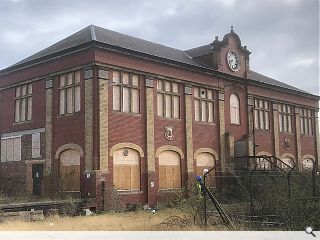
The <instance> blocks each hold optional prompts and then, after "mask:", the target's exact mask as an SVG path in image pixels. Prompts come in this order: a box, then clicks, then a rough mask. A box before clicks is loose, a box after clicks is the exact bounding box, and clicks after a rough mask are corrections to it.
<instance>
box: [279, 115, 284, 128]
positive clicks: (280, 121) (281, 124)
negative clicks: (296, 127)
mask: <svg viewBox="0 0 320 240" xmlns="http://www.w3.org/2000/svg"><path fill="white" fill-rule="evenodd" d="M279 130H280V132H283V119H282V114H279Z"/></svg>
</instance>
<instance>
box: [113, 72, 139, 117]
mask: <svg viewBox="0 0 320 240" xmlns="http://www.w3.org/2000/svg"><path fill="white" fill-rule="evenodd" d="M113 84H114V86H113V97H112V98H113V110H115V111H120V112H127V113H140V89H139V88H140V87H139V86H140V84H139V75H137V74H132V73H130V74H129V73H126V72H118V71H113Z"/></svg>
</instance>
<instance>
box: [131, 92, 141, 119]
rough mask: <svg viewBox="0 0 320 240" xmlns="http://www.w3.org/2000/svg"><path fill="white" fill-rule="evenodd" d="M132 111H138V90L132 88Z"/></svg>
mask: <svg viewBox="0 0 320 240" xmlns="http://www.w3.org/2000/svg"><path fill="white" fill-rule="evenodd" d="M131 98H132V99H131V102H132V112H133V113H139V90H138V89H134V88H132V90H131Z"/></svg>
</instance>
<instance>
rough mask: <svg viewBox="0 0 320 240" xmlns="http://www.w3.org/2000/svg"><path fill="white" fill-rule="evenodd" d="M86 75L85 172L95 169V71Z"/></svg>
mask: <svg viewBox="0 0 320 240" xmlns="http://www.w3.org/2000/svg"><path fill="white" fill-rule="evenodd" d="M84 75H85V79H84V80H85V81H84V88H85V89H84V98H85V100H84V101H85V103H84V115H85V124H84V131H85V170H86V171H90V170H92V167H93V70H92V69H85V72H84Z"/></svg>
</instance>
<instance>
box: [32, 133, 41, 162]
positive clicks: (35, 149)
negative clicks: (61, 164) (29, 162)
mask: <svg viewBox="0 0 320 240" xmlns="http://www.w3.org/2000/svg"><path fill="white" fill-rule="evenodd" d="M40 157H41V156H40V133H33V134H32V158H40Z"/></svg>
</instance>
